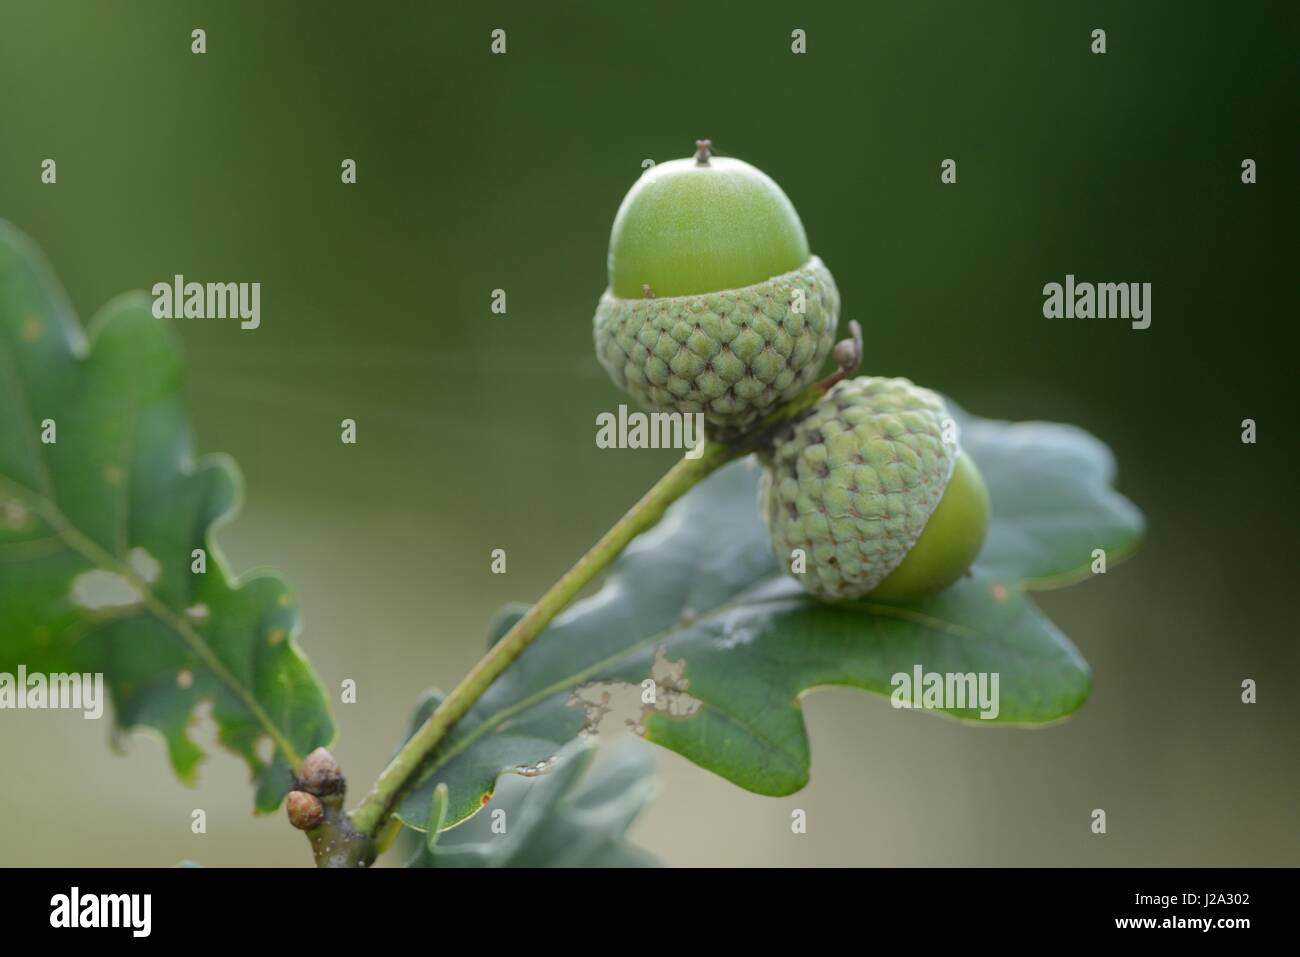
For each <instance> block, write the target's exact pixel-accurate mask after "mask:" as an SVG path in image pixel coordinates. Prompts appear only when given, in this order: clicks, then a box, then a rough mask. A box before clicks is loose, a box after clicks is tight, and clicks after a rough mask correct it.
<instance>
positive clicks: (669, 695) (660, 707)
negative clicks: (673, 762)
mask: <svg viewBox="0 0 1300 957" xmlns="http://www.w3.org/2000/svg"><path fill="white" fill-rule="evenodd" d="M679 620H680V619H679ZM690 685H691V683H690V680H689V679H688V678H687V677H686V659H685V658H679V659H678V660H677V661H670V660H669V658H668V656H667V655H666V654H665V653H664V649H663V648H662V647H660V648H657V649H655V657H654V662H653V663H652V664H651V666H650V677H649V678H647V679H645V680H644V681H642V682H641V683H639V684H633V683H631V682H626V681H592V682H588V683H587V684H584V685H582V686H580V687H578V688H575V689H574V690H573V695H572V697H570V698H569V702H568V703H569V707H575V708H576V707H580V708H583V709H584V711H585V717H584V720H583V725H582V731H581V732H580V733H581V734H584V735H589V734H598V733H600V728H601V725H602V724H603V723H604V721H605V719H606V718H607V717H608V716H609V715H611V714H613V715H615V717H622V718H623V723H624V724H625V725H627V726H628V727H629V728H631V729H632V730H633V731H634V732H635V733H636V734H638V735H644V734H645V722H646V718H648V717H649V716H650V715H652V714H655V713H659V714H664V715H667V716H668V717H670V718H689V717H691V716H692V715H693V714H695V713H696V712H697V711H699V710H700V708H702V707H704V702H703V701H701V700H700V699H698V698H694V697H692V696H691V695H690V694H689V693H688V692H687V689H688V688H690Z"/></svg>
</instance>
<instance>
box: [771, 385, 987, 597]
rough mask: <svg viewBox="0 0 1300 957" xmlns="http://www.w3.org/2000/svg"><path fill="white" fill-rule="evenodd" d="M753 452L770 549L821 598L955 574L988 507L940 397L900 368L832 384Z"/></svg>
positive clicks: (966, 563) (926, 588)
mask: <svg viewBox="0 0 1300 957" xmlns="http://www.w3.org/2000/svg"><path fill="white" fill-rule="evenodd" d="M759 460H760V461H761V462H762V463H763V465H764V466H765V470H764V473H763V477H762V479H761V482H760V491H759V511H760V512H761V514H762V517H763V520H764V522H765V523H766V525H767V529H768V533H769V535H770V537H771V540H772V547H773V550H774V552H775V553H776V555H777V557H778V559H780V560H781V562H782V563H783V564H784V565H785V566H786V568H787V569H788V570H790V571H791V573H792V574H794V576H795V577H796V578H797V579H798V580H799V581H800V582H801V583H802V584H803V585H804V587H805V588H807V589H808V591H810V592H811V593H812V594H814V595H816V596H817V597H819V598H822V599H824V600H827V601H845V600H852V599H857V598H862V597H864V596H870V597H872V598H876V599H880V600H884V601H911V600H915V599H917V598H921V597H923V596H925V595H928V594H931V593H933V592H937V591H940V590H942V589H944V588H947V587H948V586H949V585H951V584H953V583H954V582H955V581H957V579H958V578H960V577H961V576H962V575H963V574H965V572H966V571H967V570H968V569H969V568H970V565H971V563H972V562H973V561H974V560H975V558H976V556H978V554H979V551H980V548H981V547H982V545H983V543H984V537H985V535H986V533H987V531H988V524H989V511H990V509H989V496H988V490H987V488H986V487H985V485H984V480H983V478H982V476H981V475H980V473H979V469H978V468H977V467H976V465H975V462H974V461H973V460H972V459H971V458H970V456H969V455H967V454H966V453H965V452H964V451H962V449H961V447H960V443H959V437H958V436H957V434H956V424H955V422H954V421H953V420H952V418H951V416H949V414H948V411H947V407H946V405H945V404H944V401H943V399H942V398H941V397H940V396H939V395H938V394H936V393H934V392H932V391H930V390H929V389H924V388H921V387H919V386H916V385H913V384H912V383H911V382H910V381H908V380H907V379H890V378H881V377H876V376H860V377H858V378H856V379H849V380H845V381H842V382H839V383H837V384H836V385H835V386H834V387H832V388H831V390H830V391H829V392H828V393H827V394H826V395H825V396H824V397H823V398H822V399H821V400H820V401H818V402H817V404H816V405H814V406H813V407H812V410H811V411H810V412H809V413H808V414H806V415H805V416H803V417H802V418H799V419H797V420H795V421H792V422H790V423H788V424H787V425H785V426H784V427H782V428H781V429H779V430H778V431H777V432H776V433H775V434H774V435H773V437H772V439H771V441H770V443H769V444H768V445H767V446H766V447H765V448H764V449H762V450H761V451H760V452H759ZM796 550H800V551H802V553H803V556H804V559H805V561H804V567H803V568H802V570H801V571H797V570H796V567H797V566H796V563H794V562H793V561H792V556H794V553H795V551H796Z"/></svg>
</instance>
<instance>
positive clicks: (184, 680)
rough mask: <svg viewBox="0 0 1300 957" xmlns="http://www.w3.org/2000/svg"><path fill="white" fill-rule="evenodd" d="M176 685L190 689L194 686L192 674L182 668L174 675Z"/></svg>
mask: <svg viewBox="0 0 1300 957" xmlns="http://www.w3.org/2000/svg"><path fill="white" fill-rule="evenodd" d="M176 684H177V685H179V686H180V687H182V688H189V687H192V686H193V684H194V672H192V671H190V669H188V668H182V669H181V670H180V672H179V673H178V674H177V675H176Z"/></svg>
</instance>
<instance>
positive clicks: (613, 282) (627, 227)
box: [594, 140, 840, 438]
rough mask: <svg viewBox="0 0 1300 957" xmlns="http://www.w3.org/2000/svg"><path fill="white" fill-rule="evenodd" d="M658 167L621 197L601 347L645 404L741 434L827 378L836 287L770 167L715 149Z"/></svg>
mask: <svg viewBox="0 0 1300 957" xmlns="http://www.w3.org/2000/svg"><path fill="white" fill-rule="evenodd" d="M696 146H697V151H696V153H695V156H693V157H690V158H687V159H680V160H672V161H669V162H665V163H660V164H658V165H656V166H652V167H651V168H650V169H648V170H647V171H646V172H645V173H644V174H643V175H642V176H641V178H640V179H639V180H637V182H636V183H635V184H634V185H633V186H632V188H631V190H629V191H628V194H627V195H626V196H625V197H624V199H623V203H622V205H621V206H620V207H619V210H618V214H617V215H616V216H615V218H614V227H613V230H612V231H611V233H610V241H609V261H608V267H609V287H608V288H607V289H606V291H605V293H604V295H603V296H601V299H600V303H599V305H598V306H597V308H596V316H595V322H594V327H595V330H594V331H595V341H596V355H597V357H598V358H599V360H600V363H601V365H602V366H604V368H605V369H606V371H607V372H608V373H609V375H610V377H611V378H612V379H613V380H614V383H615V384H616V385H618V386H619V388H621V389H623V390H624V391H626V392H627V393H629V394H630V395H631V396H632V397H633V399H635V400H636V401H637V403H638V404H640V405H641V406H642V407H643V408H645V409H649V410H652V411H663V412H683V413H694V412H700V413H703V415H704V422H705V425H706V428H707V429H708V431H709V432H710V434H711V435H713V436H714V437H717V438H728V437H734V436H737V435H740V434H743V433H744V432H746V431H747V430H749V429H751V428H752V427H753V426H755V425H756V424H757V423H758V421H759V420H760V419H762V418H763V417H764V416H765V415H767V414H768V413H770V412H772V411H773V410H774V409H776V408H777V406H779V405H781V404H782V403H784V402H787V401H789V400H790V399H793V398H795V397H796V396H797V395H799V394H800V393H801V392H802V391H803V390H804V389H806V388H807V387H808V386H810V385H811V384H812V383H813V382H814V381H815V380H816V378H817V374H818V370H819V369H820V367H821V365H822V363H823V362H824V361H825V359H826V357H827V355H828V354H829V353H830V351H831V348H832V346H833V345H834V342H835V329H836V325H837V324H838V321H839V310H840V297H839V291H838V290H837V289H836V288H835V280H834V279H833V278H832V277H831V273H830V270H828V269H827V268H826V266H825V265H824V264H823V263H822V261H821V260H820V259H818V258H817V257H816V256H813V255H811V254H810V253H809V248H808V238H807V236H806V234H805V233H804V228H803V223H802V222H800V220H799V214H798V213H797V212H795V208H794V205H793V204H792V203H791V202H790V200H789V198H788V197H787V196H786V195H785V193H784V192H782V190H781V187H780V186H778V185H777V184H776V183H775V182H774V181H773V180H772V179H771V178H770V177H769V176H767V175H766V174H764V173H763V172H762V171H760V170H758V169H756V168H755V167H753V166H751V165H749V164H748V163H745V162H742V161H741V160H738V159H730V158H725V157H717V156H714V155H713V153H712V147H711V145H710V143H709V141H708V140H701V141H699V142H698V143H697V144H696Z"/></svg>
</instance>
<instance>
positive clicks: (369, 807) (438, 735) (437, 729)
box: [352, 441, 748, 838]
mask: <svg viewBox="0 0 1300 957" xmlns="http://www.w3.org/2000/svg"><path fill="white" fill-rule="evenodd" d="M747 450H748V449H747V448H740V447H736V446H729V445H724V444H723V443H720V442H713V441H709V442H706V443H705V445H704V449H703V453H702V454H701V455H700V456H699V457H698V458H694V459H692V458H682V459H681V460H680V461H679V462H678V463H677V464H676V465H674V466H673V467H672V468H671V469H669V470H668V472H667V473H666V474H665V475H664V476H663V478H661V479H660V480H659V481H658V482H656V483H655V484H654V486H653V487H652V488H651V489H650V491H648V492H646V494H645V495H644V496H642V498H641V500H640V501H639V502H637V503H636V504H635V505H633V506H632V508H630V509H629V510H628V511H627V513H626V514H625V515H624V516H623V517H622V518H620V519H619V520H618V522H616V523H615V524H614V526H613V527H611V528H610V530H609V531H607V532H606V533H605V534H604V535H603V536H602V537H601V539H600V541H598V542H597V543H596V544H595V545H593V546H592V547H591V549H590V550H589V551H588V552H587V553H586V554H585V555H583V556H582V558H580V559H578V562H577V564H575V565H574V566H573V567H572V568H570V569H569V570H568V571H567V572H565V574H564V576H563V577H562V578H561V579H560V580H559V581H557V582H556V583H555V584H554V585H552V586H551V588H550V589H549V590H548V591H547V592H546V594H544V595H543V596H542V597H541V598H540V599H539V600H538V601H537V603H536V604H535V605H533V607H532V608H530V609H529V610H528V613H527V614H526V615H524V617H522V618H520V619H519V621H517V622H515V624H514V627H512V628H511V629H510V630H509V631H508V632H506V634H505V636H504V637H503V638H502V639H501V640H500V641H498V642H497V643H496V644H495V645H493V646H492V650H491V651H489V652H488V653H487V654H486V655H485V656H484V657H483V658H482V659H480V660H479V663H478V664H477V665H475V666H474V668H473V670H472V671H470V673H469V674H468V675H466V676H465V678H464V679H463V680H462V681H461V683H460V684H459V685H457V686H456V688H455V689H454V690H453V691H452V692H451V694H449V695H448V696H447V697H446V698H445V699H443V702H442V704H440V705H439V706H438V708H437V710H436V711H434V712H433V714H431V715H430V716H429V717H428V719H427V720H426V721H425V722H424V724H423V725H421V726H420V728H419V729H418V730H417V731H416V732H415V734H413V735H411V737H410V739H409V740H408V741H407V742H406V744H405V745H403V746H402V749H401V750H400V751H399V752H398V753H397V755H396V756H395V757H394V758H393V760H392V761H390V762H389V764H388V767H386V768H384V770H383V773H381V774H380V775H379V779H378V780H377V781H376V782H375V786H374V787H373V788H372V789H371V791H370V793H369V794H368V795H366V797H365V800H363V801H362V802H361V804H360V805H359V806H358V807H357V808H356V810H354V811H353V812H352V826H353V827H354V828H355V829H356V831H357V832H358V833H359V834H361V835H363V836H365V837H367V838H374V837H375V836H376V834H377V833H378V832H379V831H380V829H381V828H382V827H383V825H384V823H385V822H386V821H387V820H388V818H389V817H390V816H391V815H392V814H393V812H394V811H396V809H397V805H398V803H399V802H400V801H401V799H402V797H403V796H404V795H405V794H406V792H407V791H408V790H410V789H411V788H412V787H413V786H414V785H415V783H416V781H417V780H418V779H419V774H420V771H421V769H422V768H423V767H424V765H425V763H426V762H427V761H428V759H429V758H430V757H431V756H432V754H433V752H434V749H435V748H437V746H438V744H439V743H440V742H441V741H442V739H443V738H444V737H445V736H446V734H447V732H448V731H450V730H451V728H452V726H453V725H454V724H455V723H456V722H457V721H459V720H460V719H461V718H462V717H464V715H465V713H466V712H467V711H469V709H470V708H471V707H473V705H474V703H475V702H476V701H478V699H479V698H480V697H482V695H483V693H484V692H485V691H487V689H488V686H489V685H491V684H492V682H493V681H495V680H496V679H497V677H498V676H499V675H500V674H501V673H502V672H503V671H505V670H506V668H508V667H509V666H510V664H511V663H512V662H513V661H514V660H515V659H516V658H518V657H519V656H520V654H522V653H523V650H524V649H525V648H527V647H528V646H529V645H530V644H531V643H532V642H533V639H535V638H536V637H537V636H538V635H539V634H541V632H542V630H543V629H544V628H545V627H546V626H547V625H548V624H550V622H551V620H552V619H553V618H554V617H555V616H556V615H558V614H559V613H560V612H561V611H563V610H564V609H565V608H566V607H568V605H569V603H570V602H572V601H573V599H574V598H575V597H576V596H577V594H578V592H580V591H582V589H583V588H584V587H586V586H587V585H588V584H590V583H591V581H592V579H594V578H595V577H596V576H597V575H599V574H600V573H601V572H602V571H604V570H605V568H607V567H608V566H609V564H610V563H611V562H612V561H613V560H614V559H615V558H617V557H618V555H619V554H620V553H622V551H623V549H624V548H626V547H627V545H628V543H629V542H631V541H632V539H634V538H636V536H638V535H640V534H641V533H642V532H644V531H645V530H646V529H648V528H651V527H652V526H653V525H655V524H656V523H657V522H658V521H659V520H660V519H661V518H663V515H664V512H666V511H667V510H668V506H669V505H671V504H672V503H673V502H675V501H677V499H679V498H681V497H682V496H683V495H685V494H686V493H687V492H688V491H690V489H691V488H693V487H694V486H695V485H696V484H697V483H698V482H700V481H701V480H702V479H704V478H705V477H706V476H708V475H709V474H710V473H711V472H713V471H715V470H716V469H718V468H719V467H721V466H722V465H725V464H726V463H727V462H730V461H731V460H732V459H734V458H738V457H739V456H740V455H742V454H744V453H745V452H746V451H747Z"/></svg>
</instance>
